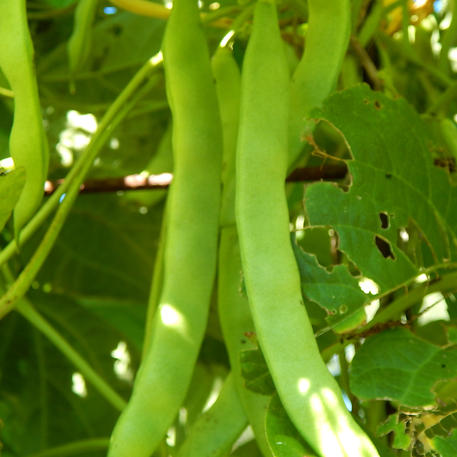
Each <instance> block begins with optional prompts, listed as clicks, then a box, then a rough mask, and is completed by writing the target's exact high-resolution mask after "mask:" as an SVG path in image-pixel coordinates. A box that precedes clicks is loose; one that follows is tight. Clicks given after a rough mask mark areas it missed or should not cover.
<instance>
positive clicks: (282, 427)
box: [265, 394, 315, 457]
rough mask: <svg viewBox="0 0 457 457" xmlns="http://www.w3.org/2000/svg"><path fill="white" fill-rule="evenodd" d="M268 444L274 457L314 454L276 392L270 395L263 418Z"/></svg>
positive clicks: (309, 456) (299, 456)
mask: <svg viewBox="0 0 457 457" xmlns="http://www.w3.org/2000/svg"><path fill="white" fill-rule="evenodd" d="M265 431H266V434H267V441H268V445H269V446H270V448H271V450H272V452H273V455H274V456H275V457H304V456H306V457H313V456H314V455H315V454H314V453H313V451H312V450H311V449H310V448H309V446H307V445H306V443H305V442H304V441H303V439H302V438H301V436H300V434H299V433H298V431H297V429H296V428H295V426H294V425H293V424H292V422H291V421H290V419H289V417H288V416H287V413H286V411H285V409H284V407H283V406H282V404H281V401H280V400H279V396H278V394H275V395H273V397H271V401H270V404H269V406H268V410H267V416H266V419H265Z"/></svg>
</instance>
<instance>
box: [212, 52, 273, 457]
mask: <svg viewBox="0 0 457 457" xmlns="http://www.w3.org/2000/svg"><path fill="white" fill-rule="evenodd" d="M212 66H213V73H214V78H215V81H216V89H217V94H218V98H219V107H220V111H221V120H222V133H223V139H224V153H223V173H222V184H223V191H222V203H221V233H220V241H219V266H218V284H217V294H218V295H217V301H218V312H219V319H220V323H221V328H222V333H223V335H224V341H225V344H226V347H227V351H228V355H229V359H230V366H231V370H232V376H233V382H234V384H235V386H236V388H237V392H238V395H239V397H240V401H241V403H242V405H243V407H244V411H245V413H246V415H247V417H248V419H249V423H250V424H251V426H252V429H253V431H254V435H255V437H256V440H257V443H258V446H259V447H260V449H261V450H262V453H263V455H264V456H271V452H270V450H269V448H268V444H267V442H266V439H265V437H266V432H265V414H266V409H267V406H268V403H269V398H268V397H266V396H264V395H260V394H257V393H254V392H252V391H250V390H248V389H247V388H246V386H245V384H244V379H243V377H242V375H241V365H240V353H241V351H242V350H243V349H246V344H245V343H246V342H247V338H246V337H245V333H249V332H253V331H254V324H253V322H252V318H251V314H250V311H249V305H248V302H247V299H246V297H245V296H243V295H242V293H241V291H240V287H241V259H240V248H239V245H238V235H237V231H236V225H235V182H236V179H235V170H236V164H235V158H236V142H237V138H238V124H239V111H240V90H241V76H240V71H239V68H238V65H237V63H236V62H235V59H234V58H233V55H232V53H231V51H230V50H229V49H227V48H219V49H218V50H217V51H216V53H215V55H214V56H213V59H212Z"/></svg>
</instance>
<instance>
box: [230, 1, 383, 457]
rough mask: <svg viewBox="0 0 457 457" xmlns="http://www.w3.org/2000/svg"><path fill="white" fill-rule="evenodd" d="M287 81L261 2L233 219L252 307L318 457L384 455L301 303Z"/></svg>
mask: <svg viewBox="0 0 457 457" xmlns="http://www.w3.org/2000/svg"><path fill="white" fill-rule="evenodd" d="M288 90H289V78H288V69H287V62H286V58H285V56H284V53H283V47H282V42H281V37H280V32H279V27H278V22H277V15H276V8H275V5H274V4H273V3H271V2H269V1H267V0H260V1H258V3H257V6H256V10H255V14H254V25H253V30H252V34H251V37H250V40H249V43H248V47H247V50H246V54H245V60H244V63H243V72H242V86H241V110H240V113H241V114H240V129H239V135H238V146H237V168H236V173H237V179H236V221H237V227H238V233H239V239H240V248H241V260H242V265H243V272H244V278H245V283H246V289H247V294H248V298H249V304H250V308H251V312H252V317H253V320H254V324H255V328H256V332H257V337H258V340H259V343H260V347H261V349H262V351H263V354H264V356H265V359H266V362H267V365H268V367H269V370H270V372H271V375H272V377H273V381H274V384H275V386H276V389H277V391H278V394H279V397H280V399H281V401H282V403H283V405H284V408H285V409H286V411H287V413H288V415H289V417H290V419H291V420H292V422H293V423H294V425H295V427H296V428H297V430H298V431H299V432H300V434H301V435H302V436H303V437H304V438H305V439H306V441H307V442H308V443H309V444H310V445H311V446H312V447H313V448H314V450H315V451H316V452H317V453H318V455H320V456H322V457H329V456H331V457H349V456H350V457H375V456H378V453H377V451H376V449H375V447H374V446H373V444H372V443H371V442H370V440H369V439H368V437H367V436H366V435H365V433H364V432H363V431H362V430H361V429H360V428H359V426H358V425H357V423H356V422H355V421H354V419H353V418H352V416H351V415H350V414H349V412H348V411H347V409H346V407H345V404H344V402H343V399H342V395H341V391H340V390H339V387H338V385H337V383H336V381H335V379H334V378H333V377H332V376H331V375H330V373H329V371H328V369H327V367H326V365H325V363H324V362H323V361H322V359H321V356H320V353H319V349H318V347H317V344H316V340H315V338H314V333H313V329H312V327H311V324H310V321H309V318H308V316H307V314H306V310H305V307H304V304H303V300H302V295H301V286H300V275H299V271H298V267H297V264H296V261H295V258H294V254H293V251H292V246H291V243H290V236H289V214H288V208H287V201H286V196H285V178H286V172H287V165H288V142H287V140H288V125H287V119H288V113H289V110H288V103H289V92H288Z"/></svg>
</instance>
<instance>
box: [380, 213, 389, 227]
mask: <svg viewBox="0 0 457 457" xmlns="http://www.w3.org/2000/svg"><path fill="white" fill-rule="evenodd" d="M379 219H381V228H383V229H387V228H389V215H388V214H387V213H384V212H381V213H379Z"/></svg>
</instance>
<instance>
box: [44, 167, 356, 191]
mask: <svg viewBox="0 0 457 457" xmlns="http://www.w3.org/2000/svg"><path fill="white" fill-rule="evenodd" d="M346 172H347V169H346V166H345V165H325V166H319V167H306V168H297V169H296V170H294V171H293V172H292V173H291V174H290V175H289V176H288V177H287V182H310V181H320V180H324V181H332V180H336V179H342V178H344V177H345V175H346ZM172 178H173V175H172V174H171V173H162V174H160V175H149V176H144V175H129V176H124V177H121V178H104V179H88V180H87V181H86V182H85V183H84V184H83V185H82V186H81V188H80V193H95V192H118V191H125V190H129V191H130V190H146V189H147V190H154V189H166V188H168V186H169V185H170V183H171V180H172ZM61 182H62V180H61V179H59V180H56V181H46V185H45V195H51V194H52V193H53V192H54V191H55V190H56V188H57V187H58V186H59V185H60V184H61Z"/></svg>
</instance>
